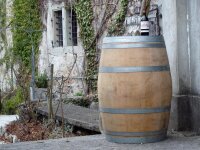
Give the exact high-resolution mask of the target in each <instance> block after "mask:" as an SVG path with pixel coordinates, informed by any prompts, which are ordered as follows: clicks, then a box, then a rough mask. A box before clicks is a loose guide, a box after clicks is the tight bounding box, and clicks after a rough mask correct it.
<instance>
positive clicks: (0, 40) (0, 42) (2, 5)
mask: <svg viewBox="0 0 200 150" xmlns="http://www.w3.org/2000/svg"><path fill="white" fill-rule="evenodd" d="M5 28H6V0H0V52H2V51H3V50H5V54H4V56H3V57H2V58H1V59H0V65H3V64H4V63H6V62H7V61H8V52H7V38H6V30H5ZM6 64H7V63H6Z"/></svg>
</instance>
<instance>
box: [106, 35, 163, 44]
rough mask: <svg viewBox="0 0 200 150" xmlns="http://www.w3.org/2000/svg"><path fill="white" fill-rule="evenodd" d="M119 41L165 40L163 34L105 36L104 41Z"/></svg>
mask: <svg viewBox="0 0 200 150" xmlns="http://www.w3.org/2000/svg"><path fill="white" fill-rule="evenodd" d="M117 42H164V38H163V36H114V37H105V38H104V39H103V43H104V44H106V43H117Z"/></svg>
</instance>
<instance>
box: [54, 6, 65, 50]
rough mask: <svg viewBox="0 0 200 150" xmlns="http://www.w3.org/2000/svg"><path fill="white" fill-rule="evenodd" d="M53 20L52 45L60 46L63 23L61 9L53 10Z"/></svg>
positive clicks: (61, 44)
mask: <svg viewBox="0 0 200 150" xmlns="http://www.w3.org/2000/svg"><path fill="white" fill-rule="evenodd" d="M54 20H55V24H54V25H55V31H54V33H55V36H54V37H55V39H54V46H55V47H62V46H63V24H62V11H61V10H59V11H55V12H54Z"/></svg>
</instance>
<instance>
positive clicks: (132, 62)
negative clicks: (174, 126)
mask: <svg viewBox="0 0 200 150" xmlns="http://www.w3.org/2000/svg"><path fill="white" fill-rule="evenodd" d="M98 97H99V110H100V122H101V127H102V132H103V133H104V134H105V136H106V139H107V140H108V141H111V142H117V143H150V142H158V141H161V140H164V139H165V138H166V137H167V128H168V122H169V115H170V104H171V97H172V82H171V75H170V68H169V62H168V57H167V52H166V47H165V43H164V39H163V37H162V36H155V37H153V36H152V37H151V36H136V37H128V36H125V37H106V38H104V40H103V46H102V53H101V59H100V66H99V75H98Z"/></svg>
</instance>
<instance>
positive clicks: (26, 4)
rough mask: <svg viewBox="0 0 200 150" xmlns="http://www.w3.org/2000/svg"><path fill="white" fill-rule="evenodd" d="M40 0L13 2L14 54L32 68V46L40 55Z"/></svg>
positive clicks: (18, 0)
mask: <svg viewBox="0 0 200 150" xmlns="http://www.w3.org/2000/svg"><path fill="white" fill-rule="evenodd" d="M40 16H41V15H40V7H39V0H14V2H13V19H12V28H13V31H12V32H13V55H14V56H15V58H16V59H20V61H21V62H22V63H23V65H24V66H25V67H26V68H27V69H29V70H30V68H31V52H32V46H34V49H35V55H36V56H37V55H38V51H39V43H40V40H41V34H42V32H41V31H39V30H41V26H42V23H41V18H40Z"/></svg>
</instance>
